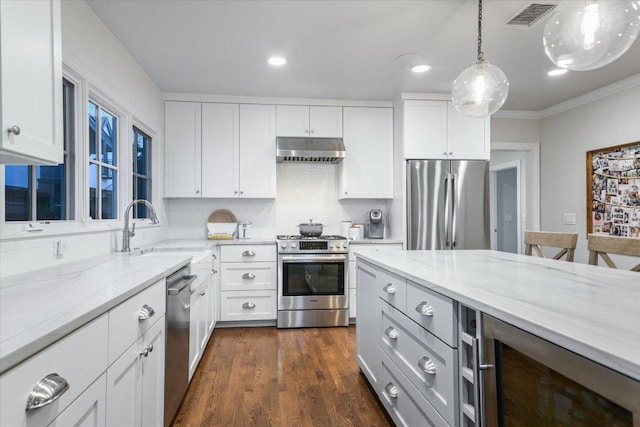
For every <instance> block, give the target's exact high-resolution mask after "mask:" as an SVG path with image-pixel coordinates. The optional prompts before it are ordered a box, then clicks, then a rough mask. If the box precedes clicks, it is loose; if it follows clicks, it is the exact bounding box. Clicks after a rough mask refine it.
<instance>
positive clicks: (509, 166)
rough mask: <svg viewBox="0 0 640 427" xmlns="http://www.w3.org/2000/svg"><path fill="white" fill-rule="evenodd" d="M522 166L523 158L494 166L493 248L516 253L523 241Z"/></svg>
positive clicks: (492, 185) (492, 189)
mask: <svg viewBox="0 0 640 427" xmlns="http://www.w3.org/2000/svg"><path fill="white" fill-rule="evenodd" d="M520 168H521V165H520V162H510V163H505V164H501V165H498V166H494V167H492V169H491V193H492V197H491V222H492V230H493V233H492V239H491V240H492V242H491V248H492V249H495V250H498V251H502V252H511V253H514V254H517V253H520V252H521V250H520V248H521V244H522V242H521V238H520V236H521V234H522V219H521V218H522V215H521V209H520V206H521V200H520V193H521V191H520V187H521V184H520Z"/></svg>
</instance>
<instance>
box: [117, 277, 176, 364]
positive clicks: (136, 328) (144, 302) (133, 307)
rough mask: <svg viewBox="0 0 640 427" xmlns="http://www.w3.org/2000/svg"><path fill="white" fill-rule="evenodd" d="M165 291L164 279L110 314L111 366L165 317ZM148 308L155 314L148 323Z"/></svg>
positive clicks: (150, 316) (149, 318)
mask: <svg viewBox="0 0 640 427" xmlns="http://www.w3.org/2000/svg"><path fill="white" fill-rule="evenodd" d="M166 288H167V287H166V281H165V279H162V280H159V281H158V282H156V283H155V284H153V285H151V286H149V287H148V288H146V289H145V290H143V291H142V292H139V293H138V294H136V295H134V296H132V297H131V298H129V299H128V300H126V301H125V302H123V303H122V304H120V305H118V306H117V307H115V308H114V309H112V310H111V311H109V364H111V363H112V362H113V361H114V360H116V359H117V358H118V357H120V355H121V354H122V353H123V352H124V351H125V350H126V349H127V348H128V347H129V346H130V345H131V344H133V343H134V342H135V341H136V340H137V339H138V338H139V337H140V336H142V334H144V332H145V331H146V330H147V329H149V328H150V327H151V325H153V324H154V323H155V322H156V320H157V319H159V318H161V317H162V316H163V315H164V313H165V309H166V293H167V290H166ZM145 306H147V307H149V308H150V309H152V310H153V314H149V315H148V318H146V319H145V317H147V313H145V311H147V310H149V309H146V310H145Z"/></svg>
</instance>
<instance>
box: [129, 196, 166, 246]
mask: <svg viewBox="0 0 640 427" xmlns="http://www.w3.org/2000/svg"><path fill="white" fill-rule="evenodd" d="M140 203H142V204H144V205H146V206H147V207H148V208H149V218H150V219H151V224H160V221H159V220H158V216H157V215H156V210H155V209H154V207H153V205H152V204H151V203H149V201H148V200H144V199H137V200H134V201H133V202H131V203H129V206H127V209H125V211H124V229H123V230H122V252H131V247H130V242H131V238H132V237H133V236H135V235H136V223H135V222H134V223H133V227H132V228H131V230H129V212H131V208H132V207H133V206H134V205H137V204H140Z"/></svg>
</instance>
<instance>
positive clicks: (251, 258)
mask: <svg viewBox="0 0 640 427" xmlns="http://www.w3.org/2000/svg"><path fill="white" fill-rule="evenodd" d="M276 258H277V253H276V247H275V245H225V246H222V247H221V248H220V259H221V262H220V320H221V321H226V322H229V321H254V320H275V319H276V317H277V315H278V312H277V307H278V300H277V290H278V285H277V264H276Z"/></svg>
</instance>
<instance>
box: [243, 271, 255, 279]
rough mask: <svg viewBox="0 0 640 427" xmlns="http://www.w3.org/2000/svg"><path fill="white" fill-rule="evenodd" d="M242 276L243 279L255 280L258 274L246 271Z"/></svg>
mask: <svg viewBox="0 0 640 427" xmlns="http://www.w3.org/2000/svg"><path fill="white" fill-rule="evenodd" d="M242 278H243V279H248V280H253V279H255V278H256V275H255V274H253V273H244V274H243V275H242Z"/></svg>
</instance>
